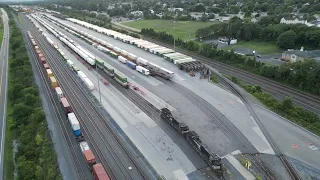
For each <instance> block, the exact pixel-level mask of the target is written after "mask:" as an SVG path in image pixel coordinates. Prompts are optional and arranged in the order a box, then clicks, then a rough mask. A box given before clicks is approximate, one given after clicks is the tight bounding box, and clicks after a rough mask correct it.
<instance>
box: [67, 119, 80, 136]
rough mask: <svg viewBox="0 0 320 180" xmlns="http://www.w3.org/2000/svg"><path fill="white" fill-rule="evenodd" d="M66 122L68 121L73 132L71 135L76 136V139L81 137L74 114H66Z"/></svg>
mask: <svg viewBox="0 0 320 180" xmlns="http://www.w3.org/2000/svg"><path fill="white" fill-rule="evenodd" d="M68 120H69V123H70V125H71V127H72V130H73V134H74V135H75V136H76V137H79V136H81V134H82V133H81V130H80V124H79V121H78V119H77V117H76V115H75V114H74V113H69V114H68Z"/></svg>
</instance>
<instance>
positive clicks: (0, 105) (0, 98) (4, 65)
mask: <svg viewBox="0 0 320 180" xmlns="http://www.w3.org/2000/svg"><path fill="white" fill-rule="evenodd" d="M1 11H2V16H1V17H2V20H3V24H4V33H3V39H2V44H1V51H0V85H1V87H0V129H1V132H0V141H1V144H0V179H2V177H3V161H4V143H5V129H6V112H7V109H6V108H7V86H8V54H9V24H8V15H7V13H6V12H5V11H4V10H3V9H2V8H1Z"/></svg>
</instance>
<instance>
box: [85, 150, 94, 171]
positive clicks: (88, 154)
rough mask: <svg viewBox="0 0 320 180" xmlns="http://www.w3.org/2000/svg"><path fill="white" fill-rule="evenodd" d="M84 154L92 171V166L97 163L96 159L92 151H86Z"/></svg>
mask: <svg viewBox="0 0 320 180" xmlns="http://www.w3.org/2000/svg"><path fill="white" fill-rule="evenodd" d="M82 153H83V156H84V158H85V159H86V162H87V164H88V165H89V167H90V169H92V166H93V165H94V164H95V163H96V158H95V157H94V155H93V153H92V151H91V150H86V151H83V152H82Z"/></svg>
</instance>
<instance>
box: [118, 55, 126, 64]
mask: <svg viewBox="0 0 320 180" xmlns="http://www.w3.org/2000/svg"><path fill="white" fill-rule="evenodd" d="M118 60H119V61H120V62H122V63H123V64H125V63H126V62H127V59H126V58H124V57H122V56H118Z"/></svg>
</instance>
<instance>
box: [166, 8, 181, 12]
mask: <svg viewBox="0 0 320 180" xmlns="http://www.w3.org/2000/svg"><path fill="white" fill-rule="evenodd" d="M168 11H170V12H176V11H180V12H183V8H168Z"/></svg>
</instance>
